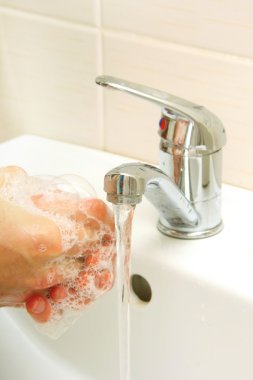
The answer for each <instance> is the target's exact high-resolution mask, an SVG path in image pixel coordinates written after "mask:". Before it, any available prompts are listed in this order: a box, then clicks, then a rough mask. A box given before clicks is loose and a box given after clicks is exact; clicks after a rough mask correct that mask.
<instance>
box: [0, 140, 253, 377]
mask: <svg viewBox="0 0 253 380" xmlns="http://www.w3.org/2000/svg"><path fill="white" fill-rule="evenodd" d="M126 161H128V159H126V158H123V157H120V156H116V155H112V154H108V153H104V152H101V151H96V150H92V149H86V148H83V147H79V146H75V145H70V144H66V143H61V142H57V141H52V140H48V139H44V138H40V137H35V136H31V135H24V136H20V137H18V138H16V139H14V140H11V141H7V142H5V143H3V144H1V145H0V162H1V166H4V165H10V164H16V165H20V166H22V167H23V168H25V169H26V170H27V171H28V172H29V174H50V175H59V174H66V173H72V174H78V175H81V176H83V177H85V178H86V179H88V180H89V181H90V183H91V184H92V185H93V187H94V188H95V189H96V191H97V194H98V196H99V197H100V198H103V199H105V194H104V192H103V178H104V174H105V173H106V172H107V171H108V170H110V169H112V168H113V167H114V166H117V165H119V164H121V163H123V162H126ZM252 215H253V193H252V192H250V191H247V190H243V189H239V188H234V187H232V186H228V185H224V186H223V220H224V225H225V227H224V230H223V231H222V232H221V233H220V234H218V235H216V236H214V237H211V238H208V239H203V240H195V241H187V240H186V241H185V240H177V239H173V238H169V237H166V236H163V235H162V234H161V233H160V232H158V231H157V229H156V221H157V218H158V215H157V212H156V210H155V209H154V208H153V207H152V206H151V205H150V204H149V203H148V202H147V201H146V200H143V202H142V203H141V204H140V205H138V207H137V208H136V212H135V217H134V223H133V239H132V256H133V259H132V274H136V275H139V276H142V277H143V278H144V279H145V280H146V281H147V282H148V284H149V285H150V288H151V292H152V296H151V299H150V300H147V299H145V300H142V299H140V298H139V297H138V296H140V294H139V293H138V292H137V294H135V293H134V292H133V291H132V296H131V380H154V379H159V380H168V379H171V380H239V379H240V380H252V373H253V361H252V352H253V329H252V323H253V322H252V321H253V242H252V241H253V240H252V238H251V235H252V226H251V220H252ZM135 278H138V277H136V276H135ZM141 283H142V282H140V287H141ZM145 292H146V288H145V289H143V293H145ZM141 298H143V297H141ZM144 298H145V297H144ZM116 299H117V294H116V289H115V288H114V289H113V290H112V291H111V292H109V293H108V294H106V295H105V296H103V297H102V298H101V299H99V300H98V301H96V303H94V304H93V305H91V306H90V307H87V309H86V310H85V311H84V312H83V314H82V315H81V317H80V319H79V320H78V321H77V322H76V323H75V324H74V325H73V326H72V327H71V328H70V329H69V330H68V331H67V332H66V333H65V334H64V335H63V336H62V337H61V338H59V339H58V340H51V339H49V338H47V337H45V336H43V335H41V334H40V333H39V332H38V331H37V330H36V328H35V327H34V324H33V322H32V321H31V319H30V318H29V317H28V316H27V315H26V313H25V312H24V311H23V310H18V309H16V310H15V309H6V308H2V309H0V329H1V341H0V358H1V359H0V362H1V365H0V378H1V379H3V380H18V379H20V378H21V376H22V378H24V379H26V380H42V379H43V380H44V379H47V380H53V379H56V378H59V379H61V380H79V379H80V380H81V379H82V380H119V364H118V356H119V354H118V331H117V301H116Z"/></svg>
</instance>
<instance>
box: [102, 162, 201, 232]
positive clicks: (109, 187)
mask: <svg viewBox="0 0 253 380" xmlns="http://www.w3.org/2000/svg"><path fill="white" fill-rule="evenodd" d="M104 190H105V191H106V193H107V200H108V201H109V202H111V203H113V204H132V205H136V204H138V203H140V202H141V200H142V196H143V195H144V196H145V197H146V198H147V199H148V200H149V201H150V202H151V203H152V204H153V206H155V208H156V209H157V210H158V212H159V214H160V218H162V219H163V220H165V221H167V223H169V224H171V223H173V225H177V226H180V225H181V226H185V227H188V228H189V227H194V226H196V225H197V224H198V220H199V216H198V213H197V212H196V210H195V209H194V208H193V206H192V205H191V203H190V202H189V200H188V199H187V198H186V197H185V196H184V194H183V193H182V192H181V191H180V190H179V188H178V187H177V186H176V184H175V183H174V182H173V181H172V180H171V179H170V177H168V176H167V175H166V174H165V173H164V172H163V171H162V170H160V169H158V168H156V167H155V166H152V165H148V164H143V163H139V162H136V163H128V164H123V165H120V166H118V167H116V168H114V169H112V170H110V171H109V172H108V173H107V174H106V175H105V179H104Z"/></svg>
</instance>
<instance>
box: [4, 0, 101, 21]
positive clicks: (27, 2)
mask: <svg viewBox="0 0 253 380" xmlns="http://www.w3.org/2000/svg"><path fill="white" fill-rule="evenodd" d="M98 1H99V0H71V1H70V0H60V1H59V0H50V1H48V0H46V1H45V0H0V5H3V6H6V7H10V8H13V9H19V10H23V11H27V12H34V13H37V14H42V15H45V16H52V17H56V18H62V19H65V20H71V21H77V22H83V23H85V24H90V25H95V24H96V19H97V15H96V11H97V3H98Z"/></svg>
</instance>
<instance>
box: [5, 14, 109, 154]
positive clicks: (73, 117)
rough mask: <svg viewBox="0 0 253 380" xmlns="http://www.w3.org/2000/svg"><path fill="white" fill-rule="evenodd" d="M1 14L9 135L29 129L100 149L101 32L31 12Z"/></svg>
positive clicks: (6, 119) (6, 114)
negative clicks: (98, 77)
mask: <svg viewBox="0 0 253 380" xmlns="http://www.w3.org/2000/svg"><path fill="white" fill-rule="evenodd" d="M0 18H1V19H0V25H1V34H0V36H1V56H0V60H1V86H0V91H1V92H0V104H1V111H0V114H1V117H0V121H1V124H2V125H1V128H2V130H5V131H6V132H4V133H3V135H4V136H5V135H6V133H7V131H8V134H9V135H13V134H16V133H24V132H27V133H34V134H39V135H42V136H46V137H50V138H55V139H59V140H64V141H68V142H73V143H78V144H84V145H87V146H92V147H97V148H100V147H101V146H102V143H103V141H102V138H103V131H102V129H101V125H100V122H99V119H98V116H97V114H98V112H97V100H98V89H97V88H96V86H95V85H94V77H95V76H96V74H97V42H98V41H97V39H98V37H97V34H96V32H95V31H92V30H89V29H87V30H86V28H81V27H76V28H73V27H65V26H63V25H62V23H57V22H54V21H52V22H49V21H48V20H47V21H45V22H44V21H41V20H37V19H36V18H35V19H33V17H30V16H29V17H23V16H22V17H21V16H20V17H16V16H12V15H8V14H6V13H5V14H0ZM0 137H1V136H0ZM2 138H3V137H2Z"/></svg>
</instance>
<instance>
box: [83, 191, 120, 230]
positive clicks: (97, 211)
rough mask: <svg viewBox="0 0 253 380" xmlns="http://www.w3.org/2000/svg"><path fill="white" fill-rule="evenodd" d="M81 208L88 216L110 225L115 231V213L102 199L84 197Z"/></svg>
mask: <svg viewBox="0 0 253 380" xmlns="http://www.w3.org/2000/svg"><path fill="white" fill-rule="evenodd" d="M79 209H80V211H81V212H83V213H84V214H86V215H87V216H89V217H92V218H95V219H97V220H98V221H100V222H102V223H104V224H106V225H108V226H109V227H110V228H111V230H113V231H114V218H113V213H112V211H111V210H110V209H109V207H107V206H106V204H105V203H104V202H103V201H102V200H101V199H97V198H94V199H82V200H81V201H80V206H79Z"/></svg>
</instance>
